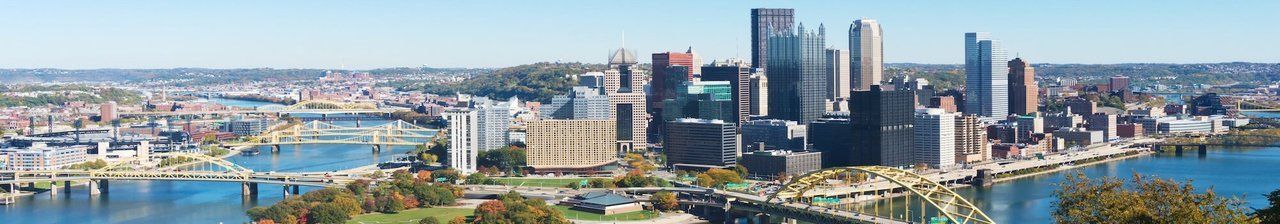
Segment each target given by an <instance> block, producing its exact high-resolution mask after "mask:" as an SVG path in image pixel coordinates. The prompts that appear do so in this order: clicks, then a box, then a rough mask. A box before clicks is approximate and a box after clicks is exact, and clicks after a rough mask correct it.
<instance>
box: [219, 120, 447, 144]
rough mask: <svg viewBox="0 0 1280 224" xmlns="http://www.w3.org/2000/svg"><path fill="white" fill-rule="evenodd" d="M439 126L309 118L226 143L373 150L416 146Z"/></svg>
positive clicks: (426, 140) (428, 137)
mask: <svg viewBox="0 0 1280 224" xmlns="http://www.w3.org/2000/svg"><path fill="white" fill-rule="evenodd" d="M436 131H438V130H436V129H430V128H425V127H422V126H417V125H413V124H410V123H408V122H404V121H401V120H395V121H392V122H389V123H386V124H382V125H377V126H369V127H360V126H358V125H357V126H355V127H352V126H343V125H336V124H333V123H330V122H324V121H310V122H306V123H302V124H298V125H294V126H291V127H288V128H285V129H282V130H276V131H272V132H268V133H265V134H261V135H258V136H254V137H251V138H250V141H248V142H243V143H231V144H227V145H228V146H271V147H272V151H276V150H279V147H280V146H281V145H303V144H366V145H372V146H373V149H374V150H380V149H381V148H382V146H415V145H422V144H426V143H427V142H430V141H431V139H432V138H433V137H435V135H434V132H436Z"/></svg>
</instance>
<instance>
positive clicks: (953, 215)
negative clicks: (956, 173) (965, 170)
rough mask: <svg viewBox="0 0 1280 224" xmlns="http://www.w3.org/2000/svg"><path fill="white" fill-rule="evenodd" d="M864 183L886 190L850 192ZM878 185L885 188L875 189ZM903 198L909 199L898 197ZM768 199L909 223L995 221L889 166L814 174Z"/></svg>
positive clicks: (936, 187)
mask: <svg viewBox="0 0 1280 224" xmlns="http://www.w3.org/2000/svg"><path fill="white" fill-rule="evenodd" d="M860 185H861V186H872V187H871V189H884V190H871V191H857V190H850V189H855V188H856V186H860ZM877 185H878V186H879V187H875V186H877ZM897 195H901V196H903V197H893V196H897ZM766 200H767V201H770V202H773V201H774V200H781V201H780V202H785V203H801V204H806V205H810V206H820V207H827V208H831V209H836V210H839V211H844V212H853V213H858V214H870V215H874V216H882V217H890V219H893V220H897V221H906V222H917V221H918V222H920V223H930V222H932V221H936V220H941V219H945V222H946V223H961V224H967V223H979V224H991V223H995V221H993V220H992V219H991V218H990V217H988V216H987V214H986V213H984V212H982V210H980V209H978V207H977V206H974V205H973V204H972V203H970V202H969V201H968V200H965V199H964V197H961V196H960V195H958V194H956V193H955V192H954V191H951V189H949V188H947V187H946V186H944V185H942V184H938V183H937V182H935V181H932V180H929V179H928V178H925V177H923V176H920V175H917V174H915V173H913V172H910V171H906V170H902V169H897V168H892V167H883V166H857V167H838V168H828V169H822V170H818V171H813V172H810V173H807V174H804V175H801V176H798V177H796V178H793V179H792V180H791V181H789V182H788V183H787V184H786V185H784V186H783V187H782V188H781V189H779V190H778V192H775V193H774V194H772V195H770V196H769V198H768V199H766ZM895 201H896V203H895ZM913 203H914V205H913ZM913 211H914V212H915V213H914V214H913V213H912V212H913Z"/></svg>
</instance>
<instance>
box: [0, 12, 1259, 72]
mask: <svg viewBox="0 0 1280 224" xmlns="http://www.w3.org/2000/svg"><path fill="white" fill-rule="evenodd" d="M1155 3H1157V2H1118V3H1116V2H1111V3H1105V4H1106V7H1098V5H1099V4H1086V3H1082V2H1071V3H1054V2H1048V3H1037V4H1003V2H983V3H967V4H965V3H952V2H919V3H897V4H892V3H875V2H856V3H855V2H752V4H739V3H737V2H733V3H729V2H697V3H685V2H679V3H673V2H621V3H615V2H575V3H541V2H540V3H526V2H430V3H419V2H413V3H384V4H355V3H327V2H326V3H314V4H301V3H298V2H273V3H249V2H217V3H183V4H172V3H169V4H159V3H130V4H103V3H97V2H69V3H46V2H40V3H21V4H19V3H12V2H10V3H0V5H3V7H0V8H4V9H7V10H3V11H4V13H0V21H4V22H0V28H3V29H5V30H11V31H18V32H11V35H6V36H4V37H0V49H5V52H6V54H0V62H4V63H0V68H65V69H93V68H174V67H203V68H254V67H272V68H332V69H342V68H346V69H372V68H384V67H418V66H429V67H504V66H513V65H519V64H528V63H534V62H543V61H547V62H556V61H560V62H585V63H603V62H604V61H602V60H600V58H601V57H602V56H603V55H605V54H607V53H608V52H609V50H610V49H616V48H617V47H619V46H620V45H625V46H626V47H627V48H629V49H634V50H635V51H636V52H637V53H638V54H649V53H654V52H665V51H678V50H683V49H687V48H688V47H690V46H692V47H694V48H696V49H698V50H699V53H700V54H703V55H704V56H703V58H704V59H705V60H707V61H710V60H723V59H726V58H731V57H737V58H742V59H749V58H750V54H751V48H750V38H749V37H750V35H749V34H750V26H749V25H748V22H749V21H750V14H749V10H748V9H750V8H791V9H795V20H796V21H804V22H808V23H815V24H810V26H817V25H818V24H816V23H820V24H825V25H827V26H834V27H843V26H848V25H849V24H850V23H851V22H852V21H853V20H855V19H862V18H868V19H875V20H877V21H879V22H880V23H881V24H882V26H883V28H884V33H885V39H884V40H885V41H884V45H885V49H884V51H885V62H886V63H903V62H909V63H929V64H961V63H963V55H961V54H956V53H954V52H959V51H960V50H961V46H960V45H959V43H960V42H959V41H957V40H955V38H954V37H955V36H957V35H960V34H961V33H964V32H973V31H985V32H991V33H996V34H999V36H1000V39H1001V40H1003V41H1004V42H1005V43H1007V45H1006V48H1007V49H1009V54H1010V56H1019V55H1023V54H1025V55H1024V56H1025V57H1027V58H1032V59H1035V61H1036V62H1038V63H1086V64H1110V63H1198V62H1229V61H1249V62H1272V63H1274V62H1277V61H1276V60H1277V58H1280V55H1276V54H1277V53H1276V52H1280V50H1277V49H1280V44H1278V43H1276V42H1274V41H1270V40H1274V39H1277V37H1280V31H1276V30H1273V29H1256V28H1255V27H1265V24H1264V23H1265V21H1276V20H1277V19H1280V18H1277V17H1278V16H1277V15H1274V14H1270V12H1271V11H1274V9H1277V8H1280V3H1276V2H1229V3H1199V2H1158V3H1159V4H1155ZM242 6H255V7H242ZM990 6H998V7H994V8H995V9H1000V11H1001V12H1004V13H988V14H982V13H962V12H964V11H965V10H963V9H979V8H988V7H990ZM494 7H517V8H526V9H528V10H521V11H518V12H515V11H513V12H508V13H502V14H492V13H483V12H485V11H486V10H488V9H492V8H494ZM707 8H715V9H717V10H702V9H707ZM246 9H247V10H246ZM1154 10H1159V11H1161V12H1162V13H1141V12H1147V11H1154ZM618 12H623V13H618ZM1134 12H1139V13H1134ZM659 14H661V15H687V16H653V15H659ZM50 15H56V16H50ZM1188 18H1194V19H1188ZM618 20H623V21H624V22H618ZM445 21H447V22H445ZM625 21H633V22H625ZM641 21H645V22H641ZM513 33H514V34H521V35H511V34H513ZM670 33H683V34H686V35H681V36H679V37H676V38H672V37H670V35H668V34H670ZM1204 33H1212V34H1214V35H1204ZM624 34H625V38H624ZM1080 36H1098V37H1106V38H1073V37H1080ZM845 38H846V37H843V35H829V36H828V37H827V39H826V42H827V44H828V45H829V46H828V47H831V48H835V49H847V47H848V46H847V45H846V44H847V40H846V39H845ZM624 39H625V41H624ZM1210 40H1212V41H1214V42H1215V44H1213V45H1188V44H1186V43H1195V42H1205V41H1210ZM624 42H625V44H624ZM494 52H504V53H494ZM1098 52H1104V54H1097V53H1098ZM640 60H641V61H640V62H641V63H647V62H648V60H647V57H641V59H640Z"/></svg>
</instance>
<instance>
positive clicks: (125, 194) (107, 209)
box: [0, 99, 412, 223]
mask: <svg viewBox="0 0 1280 224" xmlns="http://www.w3.org/2000/svg"><path fill="white" fill-rule="evenodd" d="M213 101H216V102H220V103H226V104H233V105H229V106H239V107H255V106H263V105H270V104H271V103H263V102H254V101H241V100H219V99H214V100H213ZM385 122H386V121H380V120H366V121H362V125H379V124H382V123H385ZM335 123H337V124H339V125H348V126H352V125H354V122H335ZM261 149H262V150H263V151H262V153H261V154H259V155H254V156H244V155H234V156H231V157H229V158H227V160H229V161H231V162H234V163H236V164H240V165H242V166H244V167H246V168H249V169H253V170H255V171H282V172H324V171H333V170H342V169H350V168H355V167H360V166H365V165H371V164H376V163H378V162H382V161H390V160H392V159H393V157H394V156H395V155H399V154H403V153H404V152H407V151H410V150H412V147H387V148H383V149H382V150H381V152H379V153H374V152H373V151H372V150H371V148H370V147H369V146H367V145H300V146H284V147H281V149H280V152H278V153H271V151H270V149H269V148H266V147H263V148H261ZM240 189H241V187H240V184H239V183H220V182H185V181H112V182H110V184H109V190H108V191H107V192H106V193H103V194H101V195H98V196H90V195H89V194H88V192H89V190H88V189H87V188H85V187H84V186H75V187H72V190H71V193H70V194H66V193H62V194H59V195H57V196H55V197H51V196H50V195H49V194H47V193H42V194H37V195H34V196H30V197H23V198H21V199H19V200H18V202H17V203H16V204H12V205H5V206H0V223H243V222H248V221H249V219H248V217H246V216H245V214H244V211H245V210H247V209H249V208H252V207H254V206H259V205H271V204H274V203H276V202H278V201H280V200H281V199H283V197H284V194H283V188H282V186H279V185H266V184H263V185H260V186H259V195H258V196H257V197H256V198H250V199H248V200H246V199H245V198H244V197H242V195H241V192H240ZM315 189H316V188H312V187H302V188H301V190H302V191H311V190H315Z"/></svg>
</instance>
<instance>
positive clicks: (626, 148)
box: [604, 48, 649, 152]
mask: <svg viewBox="0 0 1280 224" xmlns="http://www.w3.org/2000/svg"><path fill="white" fill-rule="evenodd" d="M635 65H636V55H635V53H633V52H631V51H630V50H627V49H626V48H619V49H618V50H616V51H614V52H613V55H612V56H610V57H609V70H606V71H605V72H604V83H605V85H604V89H605V95H606V96H609V106H610V113H609V115H610V117H611V118H613V119H615V121H617V122H616V125H617V126H618V127H617V136H618V150H619V151H621V152H630V151H643V150H645V149H646V148H647V147H648V145H647V144H648V143H649V141H648V138H647V137H648V136H647V135H648V134H647V132H648V127H649V114H648V113H646V111H647V110H646V109H645V106H646V105H645V93H644V85H645V78H644V77H645V74H644V71H643V70H640V69H639V68H636V67H635Z"/></svg>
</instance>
